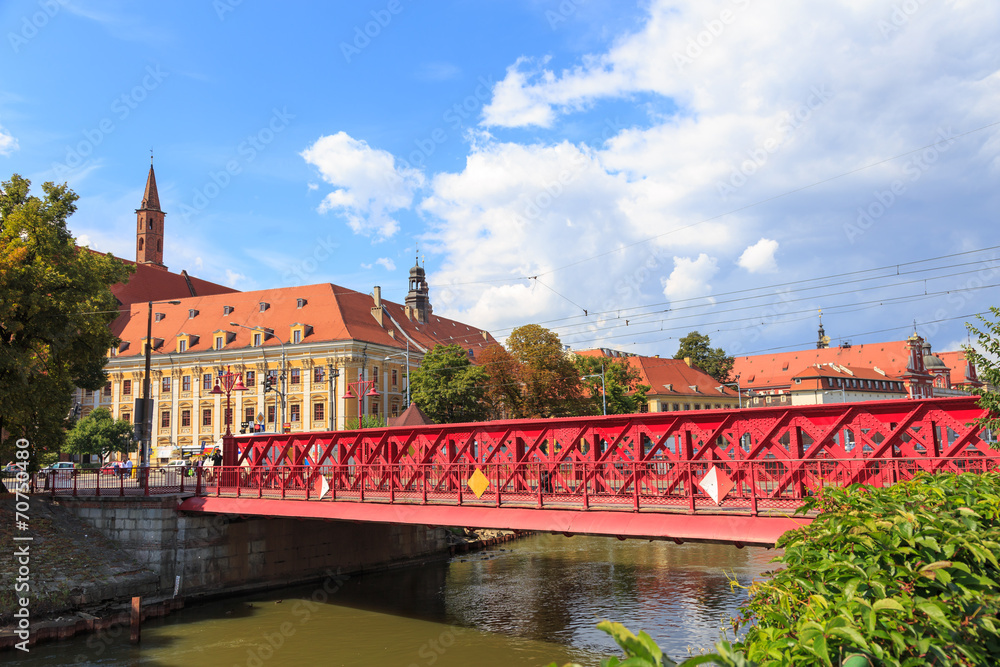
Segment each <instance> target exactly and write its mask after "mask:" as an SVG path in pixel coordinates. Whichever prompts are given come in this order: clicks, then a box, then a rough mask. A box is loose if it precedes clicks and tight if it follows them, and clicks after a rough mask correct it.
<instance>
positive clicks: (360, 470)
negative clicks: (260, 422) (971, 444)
mask: <svg viewBox="0 0 1000 667" xmlns="http://www.w3.org/2000/svg"><path fill="white" fill-rule="evenodd" d="M713 467H714V468H716V469H717V470H716V473H715V474H716V475H718V478H717V479H719V480H725V481H720V482H718V484H719V485H720V486H722V487H729V486H730V485H731V488H728V489H727V488H723V490H722V493H721V494H719V495H718V496H717V497H716V498H713V497H712V494H711V492H710V491H709V490H708V487H707V479H706V478H707V477H708V474H709V472H710V471H711V470H712V468H713ZM997 469H1000V459H996V458H989V457H981V456H975V457H969V456H959V457H936V458H935V457H913V458H893V459H849V460H844V459H839V460H836V461H833V460H828V461H824V460H815V459H798V460H765V461H739V462H722V461H715V462H712V461H687V462H673V461H645V462H631V463H622V462H614V463H610V462H609V463H586V462H585V463H580V462H572V463H559V464H545V463H529V464H515V465H512V464H506V463H503V464H454V465H452V466H447V467H446V466H441V465H436V464H426V465H418V466H416V467H414V466H411V465H386V464H357V465H323V466H272V467H258V468H253V467H246V466H238V467H231V468H221V469H218V468H217V469H216V474H215V478H214V479H213V480H206V481H205V482H204V483H203V484H201V485H200V487H199V491H198V494H199V495H207V496H219V497H238V498H257V499H274V500H305V501H319V502H333V501H336V502H364V503H387V504H419V505H427V504H447V505H470V506H480V507H483V506H485V507H518V508H525V507H535V508H545V507H548V508H557V509H577V510H588V509H600V510H618V511H632V512H634V511H646V512H650V511H652V512H704V511H711V512H714V513H718V512H720V511H721V512H727V513H729V512H731V513H741V514H751V515H756V514H758V513H768V512H771V511H780V512H782V513H787V512H788V511H789V510H792V509H794V508H795V507H798V506H799V505H800V504H801V503H802V501H803V500H804V499H806V498H808V497H810V496H814V495H816V494H817V493H818V492H819V491H820V490H821V489H822V488H824V487H827V486H844V485H846V484H854V483H862V484H869V485H873V486H889V485H892V484H895V483H897V482H899V481H902V480H908V479H912V478H913V476H914V475H915V474H917V473H919V472H927V473H938V472H986V471H995V470H997ZM480 476H481V477H480ZM477 480H478V481H479V482H480V484H481V486H479V487H478V488H477V487H476V481H477Z"/></svg>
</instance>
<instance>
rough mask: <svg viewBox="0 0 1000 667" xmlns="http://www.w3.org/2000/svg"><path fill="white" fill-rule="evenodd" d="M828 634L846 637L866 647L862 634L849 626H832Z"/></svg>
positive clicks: (866, 643)
mask: <svg viewBox="0 0 1000 667" xmlns="http://www.w3.org/2000/svg"><path fill="white" fill-rule="evenodd" d="M830 635H831V636H834V637H841V638H843V639H846V640H848V641H850V642H852V643H854V644H855V645H857V646H860V647H862V648H864V649H867V648H868V642H867V641H865V638H864V636H862V634H861V633H860V632H858V630H857V629H856V628H851V627H843V628H833V629H832V630H830Z"/></svg>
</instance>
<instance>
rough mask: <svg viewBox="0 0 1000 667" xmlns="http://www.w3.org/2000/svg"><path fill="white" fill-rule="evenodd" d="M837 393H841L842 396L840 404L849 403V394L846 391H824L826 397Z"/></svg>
mask: <svg viewBox="0 0 1000 667" xmlns="http://www.w3.org/2000/svg"><path fill="white" fill-rule="evenodd" d="M837 392H840V396H841V400H840V402H841V403H847V392H846V391H844V390H843V389H830V390H829V391H824V392H823V395H824V396H825V395H826V394H836V393H837Z"/></svg>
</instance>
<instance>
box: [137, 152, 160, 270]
mask: <svg viewBox="0 0 1000 667" xmlns="http://www.w3.org/2000/svg"><path fill="white" fill-rule="evenodd" d="M135 216H136V231H135V237H136V238H135V263H136V264H149V265H151V266H155V267H157V268H160V269H166V268H167V267H166V266H164V265H163V232H164V229H163V223H164V217H165V216H166V213H164V212H163V210H162V209H160V195H159V193H158V192H157V191H156V173H155V172H154V171H153V158H152V155H150V158H149V176H147V177H146V190H145V191H144V192H143V193H142V205H141V207H140V208H137V209H136V210H135Z"/></svg>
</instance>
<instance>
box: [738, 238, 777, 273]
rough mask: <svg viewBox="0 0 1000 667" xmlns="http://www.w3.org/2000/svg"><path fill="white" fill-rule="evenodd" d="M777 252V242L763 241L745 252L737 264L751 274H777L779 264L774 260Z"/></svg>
mask: <svg viewBox="0 0 1000 667" xmlns="http://www.w3.org/2000/svg"><path fill="white" fill-rule="evenodd" d="M777 251H778V242H777V241H774V240H772V239H761V240H760V241H757V242H756V243H754V244H753V245H752V246H749V247H748V248H747V249H746V250H744V251H743V254H742V255H740V258H739V260H737V262H736V263H737V264H738V265H740V266H741V267H743V268H744V269H746V270H747V271H749V272H750V273H777V271H778V263H777V262H776V261H775V260H774V253H776V252H777Z"/></svg>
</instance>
